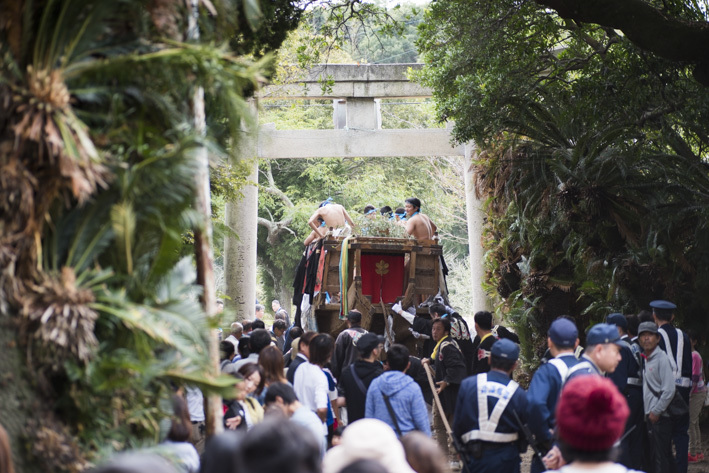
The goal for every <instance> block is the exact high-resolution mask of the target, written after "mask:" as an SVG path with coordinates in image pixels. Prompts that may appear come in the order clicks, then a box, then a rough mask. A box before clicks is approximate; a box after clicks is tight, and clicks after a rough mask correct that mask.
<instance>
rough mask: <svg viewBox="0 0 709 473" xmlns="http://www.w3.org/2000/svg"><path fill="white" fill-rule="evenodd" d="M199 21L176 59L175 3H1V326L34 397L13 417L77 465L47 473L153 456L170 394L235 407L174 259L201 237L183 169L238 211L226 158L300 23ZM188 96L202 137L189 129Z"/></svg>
mask: <svg viewBox="0 0 709 473" xmlns="http://www.w3.org/2000/svg"><path fill="white" fill-rule="evenodd" d="M200 4H201V5H203V8H207V7H210V8H211V6H212V5H213V6H215V8H216V12H217V13H218V15H217V16H216V17H214V16H210V15H203V16H201V17H200V26H201V29H202V32H203V33H204V34H203V36H202V40H201V41H198V40H194V39H193V40H191V42H183V41H182V39H183V38H184V36H185V35H183V32H184V29H185V28H186V24H187V21H186V15H187V12H186V10H185V9H184V4H183V3H179V2H178V3H175V2H172V3H170V2H153V3H151V4H150V5H146V4H145V3H144V2H136V1H132V0H129V1H122V2H101V1H86V0H81V1H78V0H69V1H63V2H58V1H55V0H47V1H39V2H29V1H28V2H2V3H0V18H2V19H1V20H0V58H1V59H0V103H1V104H2V105H1V106H0V107H2V113H0V125H2V126H0V149H2V150H3V153H1V154H0V168H2V169H3V186H2V187H3V189H2V195H3V198H2V201H3V202H4V204H3V211H2V212H0V213H2V217H0V228H3V239H2V240H3V241H2V242H0V250H1V251H0V254H2V257H1V258H2V266H3V268H4V269H3V277H2V278H1V279H0V299H2V304H1V305H2V307H1V309H2V310H3V311H5V310H6V309H7V308H6V306H5V303H6V301H9V302H10V303H11V304H13V306H14V309H15V310H16V312H17V318H18V321H17V322H18V325H20V326H21V328H22V331H21V333H22V334H25V335H26V338H25V339H23V340H21V341H22V342H24V343H27V344H29V347H28V348H27V353H28V354H31V355H32V357H31V358H30V359H28V360H27V362H28V363H27V364H28V366H30V369H31V370H32V373H33V374H34V375H35V376H34V377H33V378H34V379H36V383H37V390H38V391H41V392H40V394H41V395H42V396H44V397H45V399H44V400H43V403H42V406H41V408H38V409H36V412H32V413H28V416H35V417H37V418H39V419H45V418H52V419H53V418H54V417H55V416H56V417H57V418H59V419H60V420H61V421H62V422H63V423H64V425H65V426H66V427H67V430H68V431H69V432H70V433H71V434H72V436H73V437H74V440H75V441H76V442H77V443H78V445H79V447H80V449H81V452H82V454H83V455H84V458H83V459H81V458H78V459H74V460H75V462H74V460H72V461H69V460H67V462H65V463H64V464H50V463H47V465H45V469H47V470H49V471H58V469H64V470H67V471H69V470H72V471H75V470H76V468H78V466H77V465H79V464H83V463H85V460H86V459H87V458H89V459H91V460H95V459H97V458H96V457H99V456H101V455H104V454H106V453H108V452H110V451H115V450H122V449H125V448H128V447H130V446H135V445H138V444H143V443H155V442H157V441H158V440H159V438H158V436H159V423H160V421H161V420H162V419H164V418H165V417H166V416H169V415H170V413H169V412H167V411H166V410H165V406H163V405H162V402H161V401H162V400H164V399H165V398H166V397H167V396H168V395H169V394H170V392H171V391H172V388H173V386H174V385H175V384H176V385H182V384H192V385H197V386H199V387H201V388H203V389H204V390H206V391H208V392H215V393H224V392H226V391H225V390H226V389H228V390H230V391H231V392H233V385H234V381H233V378H221V377H216V376H215V375H214V374H212V371H213V370H212V367H211V366H210V364H209V361H208V356H207V345H208V338H209V337H210V334H213V329H214V323H215V321H213V320H208V318H207V317H206V315H205V314H204V312H203V311H202V309H201V306H200V303H199V301H198V296H199V292H200V288H199V287H198V286H196V285H195V274H194V269H193V262H192V260H191V259H190V258H185V255H188V254H191V253H193V248H191V247H190V246H189V244H188V243H189V235H190V232H191V231H193V230H194V229H198V228H199V222H200V221H201V218H200V216H199V215H198V214H197V211H196V210H194V202H193V200H194V193H195V185H196V184H195V174H196V173H197V170H198V164H197V162H196V159H195V154H196V151H197V150H203V149H205V148H206V149H207V150H208V151H209V153H210V156H211V158H213V165H214V169H216V170H217V172H216V173H215V174H216V175H215V176H214V179H213V184H214V188H215V190H216V191H217V193H218V195H219V197H220V198H221V199H232V198H234V197H235V196H237V195H239V191H240V189H241V187H242V186H243V185H245V184H246V180H247V175H248V174H247V165H246V164H247V163H234V164H231V165H226V164H224V163H225V162H226V161H227V160H226V157H227V155H228V152H227V151H225V150H228V149H229V148H230V147H232V146H234V145H235V144H236V140H237V139H238V136H239V133H240V129H241V123H242V121H243V120H245V119H246V115H247V105H246V102H245V96H247V95H248V94H250V93H252V92H253V90H254V89H255V88H256V86H257V84H258V83H259V82H261V81H262V80H263V78H264V75H265V71H266V69H267V68H268V67H269V65H270V64H271V57H270V56H267V55H266V53H267V52H268V51H270V50H272V49H274V48H275V47H277V46H278V44H280V41H282V37H283V35H284V34H285V32H286V31H287V29H289V28H292V27H293V26H294V25H295V23H296V22H297V18H298V15H299V13H298V12H297V11H296V10H297V7H296V6H295V5H294V4H291V3H287V4H286V3H273V2H271V3H269V4H268V5H267V6H266V12H267V13H268V14H271V13H273V14H275V13H274V12H275V10H278V9H279V8H281V10H279V14H280V15H282V16H281V17H280V19H279V20H278V22H277V23H278V25H270V26H272V27H274V28H276V29H275V30H273V31H271V32H270V33H268V32H264V31H262V32H260V33H258V35H257V34H252V30H251V27H255V26H256V24H257V20H258V17H259V15H260V13H259V6H258V3H257V2H255V1H254V0H246V1H245V2H244V3H242V2H230V1H215V2H200ZM239 9H242V10H243V11H242V13H243V15H235V16H231V17H230V16H229V15H228V13H229V12H235V11H236V10H239ZM244 22H245V23H244ZM245 24H248V25H247V26H248V29H247V30H246V29H245V30H240V28H242V27H243V25H245ZM261 24H268V19H266V18H263V19H262V22H261ZM240 25H241V26H240ZM284 25H290V26H284ZM257 31H258V30H257ZM278 38H281V39H278ZM230 39H234V42H233V45H240V46H241V47H242V49H238V48H234V47H231V46H230V45H229V40H230ZM242 41H243V42H242ZM233 45H232V46H233ZM245 50H249V51H250V52H256V51H255V50H258V55H259V56H264V57H263V58H262V59H260V60H257V61H254V60H247V59H244V58H243V57H241V56H239V55H238V54H239V53H240V52H243V51H245ZM196 87H201V88H202V89H203V91H204V94H205V101H206V104H207V105H206V114H207V123H208V132H207V134H206V136H202V134H201V133H199V132H198V131H197V130H195V127H194V125H193V123H194V117H193V115H194V112H193V110H192V109H191V100H190V98H191V97H192V96H193V93H194V91H195V88H196ZM17 124H21V125H20V126H16V125H17ZM6 171H8V172H6ZM8 177H12V179H7V178H8ZM18 197H20V198H19V199H18ZM13 203H15V204H13ZM8 210H10V212H8ZM219 210H220V209H219V207H218V206H217V208H216V210H215V212H216V213H217V214H218V212H219ZM222 230H224V229H222ZM8 242H19V243H8ZM10 282H11V283H10ZM13 376H14V374H13ZM52 410H53V411H54V412H50V411H52ZM28 425H29V423H28ZM36 430H37V429H35V431H33V429H28V431H30V432H29V438H28V439H26V440H27V443H28V444H32V445H34V446H35V450H36V451H38V452H44V454H45V456H46V458H40V459H38V461H40V462H41V461H42V460H44V461H48V462H49V461H50V459H51V458H53V457H57V458H59V457H61V454H60V453H58V452H60V451H63V450H62V449H69V450H71V451H79V449H78V448H76V445H68V446H65V445H61V444H60V443H61V442H55V445H47V444H41V445H40V444H39V442H40V440H41V439H39V437H37V438H35V437H34V436H38V435H39V434H40V432H38V431H36ZM67 441H71V439H70V440H67ZM72 462H73V463H72Z"/></svg>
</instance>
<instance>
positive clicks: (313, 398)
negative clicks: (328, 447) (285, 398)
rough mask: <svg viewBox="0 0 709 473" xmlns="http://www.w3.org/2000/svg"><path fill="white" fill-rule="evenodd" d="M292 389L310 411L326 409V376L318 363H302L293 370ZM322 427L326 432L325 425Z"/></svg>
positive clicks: (327, 399)
mask: <svg viewBox="0 0 709 473" xmlns="http://www.w3.org/2000/svg"><path fill="white" fill-rule="evenodd" d="M293 390H294V391H295V395H296V396H297V397H298V400H299V401H300V402H301V404H303V406H305V407H306V408H308V409H310V410H311V411H313V412H316V411H317V410H318V409H327V403H328V402H330V400H329V398H328V391H329V389H328V384H327V376H325V373H323V370H322V369H321V368H320V367H319V366H318V365H314V364H312V363H302V364H301V365H300V366H299V367H298V369H297V370H296V372H295V378H294V379H293ZM322 428H323V432H325V434H327V426H326V425H325V424H323V425H322Z"/></svg>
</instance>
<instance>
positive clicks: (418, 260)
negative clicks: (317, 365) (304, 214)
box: [301, 236, 448, 344]
mask: <svg viewBox="0 0 709 473" xmlns="http://www.w3.org/2000/svg"><path fill="white" fill-rule="evenodd" d="M311 251H312V252H314V253H315V254H311V255H310V258H309V263H307V264H310V265H314V264H315V261H317V264H318V268H317V276H316V277H315V279H316V280H315V284H314V286H313V285H311V286H312V289H313V290H312V297H311V301H312V304H311V307H309V308H308V307H306V308H305V310H304V311H302V313H301V317H302V325H303V327H304V328H306V329H311V330H312V329H316V330H318V331H319V332H325V333H330V334H331V335H333V336H337V334H339V333H340V331H342V330H343V329H345V328H347V324H346V319H345V316H346V315H347V312H348V311H350V310H353V309H356V310H358V311H360V312H361V313H362V327H363V328H365V329H367V330H369V331H371V332H374V333H378V334H382V335H387V338H389V340H390V341H392V338H394V339H395V341H396V342H397V343H406V342H408V341H409V340H406V339H407V338H409V337H411V332H409V330H408V328H409V327H410V325H409V324H408V323H407V322H406V321H404V320H403V319H402V318H401V317H392V318H389V316H390V315H391V314H392V312H391V310H390V309H391V306H392V305H393V304H394V303H396V302H398V301H401V302H402V306H403V307H411V306H415V307H416V312H417V315H420V316H424V317H428V306H429V305H430V304H431V303H433V301H434V298H436V297H438V298H440V299H442V300H443V302H445V303H446V304H447V303H448V293H447V290H446V283H445V273H447V268H446V267H445V262H444V261H443V258H442V255H443V249H442V247H441V246H440V245H439V244H438V242H437V241H435V240H424V241H417V240H413V239H410V238H389V237H376V236H365V237H362V236H352V237H346V238H343V237H333V236H327V237H325V238H323V239H322V240H320V242H319V243H318V245H317V247H316V248H313V249H311ZM304 259H305V258H304ZM301 264H302V263H301ZM312 269H313V271H311V273H310V274H315V272H314V268H312ZM306 286H307V284H306ZM306 305H307V304H306ZM387 322H388V323H387ZM411 338H412V337H411ZM407 344H408V343H407Z"/></svg>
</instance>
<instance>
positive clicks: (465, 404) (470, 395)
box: [452, 371, 527, 443]
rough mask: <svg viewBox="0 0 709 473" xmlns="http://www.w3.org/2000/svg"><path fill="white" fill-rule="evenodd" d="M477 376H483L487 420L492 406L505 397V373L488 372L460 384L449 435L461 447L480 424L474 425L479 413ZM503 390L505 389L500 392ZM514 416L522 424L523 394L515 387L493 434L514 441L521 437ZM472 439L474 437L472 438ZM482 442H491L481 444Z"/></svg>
mask: <svg viewBox="0 0 709 473" xmlns="http://www.w3.org/2000/svg"><path fill="white" fill-rule="evenodd" d="M481 376H487V385H486V386H487V388H488V389H487V391H488V392H487V410H488V416H490V414H492V412H493V409H494V408H495V405H496V404H497V403H498V401H499V400H500V399H502V398H503V397H506V396H508V395H509V391H510V389H509V387H510V386H509V385H510V382H511V379H510V378H509V376H507V375H506V374H505V373H502V372H500V371H489V372H488V373H484V374H479V375H474V376H469V377H468V378H466V379H465V380H464V381H463V384H461V386H460V392H459V394H458V402H457V403H456V411H455V416H454V417H453V426H452V428H453V433H454V434H455V435H456V437H457V438H459V439H461V441H462V442H463V443H466V441H470V440H468V439H466V436H467V437H470V436H471V434H470V432H471V431H475V430H479V429H480V424H479V422H478V419H479V417H480V416H479V412H478V383H479V381H480V377H481ZM503 386H504V387H506V389H503ZM513 411H514V412H516V413H517V415H518V416H519V418H520V420H521V421H522V423H525V422H526V421H527V394H526V393H525V392H524V389H522V388H521V387H518V388H517V389H516V390H515V391H514V393H513V394H512V397H511V398H510V401H509V403H508V404H507V407H506V408H505V410H504V411H502V415H501V416H500V421H499V423H498V424H497V427H496V428H495V433H497V434H517V437H518V438H519V437H521V436H522V433H521V430H522V427H521V425H520V423H519V422H518V421H517V419H516V418H515V415H514V413H513ZM473 436H474V435H473ZM482 440H484V441H495V440H485V439H484V438H483V439H482ZM512 441H515V440H507V442H505V441H499V442H497V443H509V442H512Z"/></svg>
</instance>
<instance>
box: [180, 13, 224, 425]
mask: <svg viewBox="0 0 709 473" xmlns="http://www.w3.org/2000/svg"><path fill="white" fill-rule="evenodd" d="M190 7H191V9H190V12H189V21H188V31H187V37H188V39H199V25H198V24H197V17H198V15H199V12H198V0H191V2H190ZM192 112H193V114H194V127H195V131H196V132H197V133H198V134H199V135H201V136H205V135H206V134H207V125H206V118H205V114H204V89H202V87H196V88H195V90H194V93H193V96H192ZM195 159H196V160H197V162H198V164H199V167H198V171H197V175H196V176H195V181H196V182H195V184H196V185H195V190H196V193H195V194H196V195H195V207H196V209H197V212H198V213H199V215H200V217H201V219H202V222H201V228H199V229H195V232H194V243H195V259H196V263H197V284H199V285H200V286H202V304H203V307H204V311H205V313H206V314H207V316H208V317H213V316H214V314H215V313H216V309H217V291H216V287H215V283H214V252H213V249H212V204H211V197H210V187H209V157H208V155H207V148H205V147H204V146H200V147H199V148H197V149H196V150H195ZM217 337H218V336H217V332H216V330H211V331H210V333H209V342H208V349H209V361H210V365H211V368H212V370H211V371H212V374H213V375H214V376H218V375H219V340H218V338H217ZM206 407H207V410H206V412H205V417H206V422H205V423H206V427H207V436H208V437H211V436H212V435H215V434H218V433H219V432H221V431H222V429H223V424H222V399H221V397H220V396H219V395H216V394H210V395H208V396H207V406H206Z"/></svg>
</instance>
